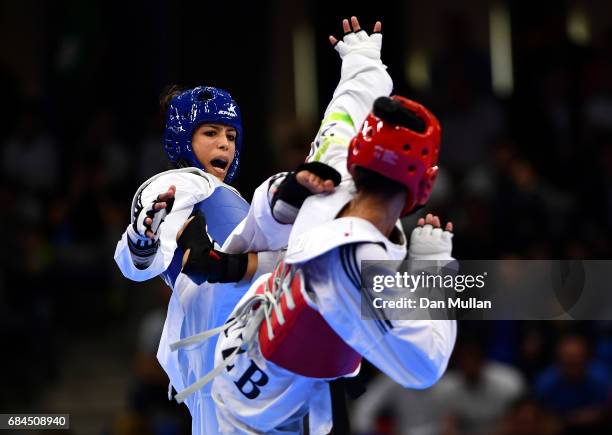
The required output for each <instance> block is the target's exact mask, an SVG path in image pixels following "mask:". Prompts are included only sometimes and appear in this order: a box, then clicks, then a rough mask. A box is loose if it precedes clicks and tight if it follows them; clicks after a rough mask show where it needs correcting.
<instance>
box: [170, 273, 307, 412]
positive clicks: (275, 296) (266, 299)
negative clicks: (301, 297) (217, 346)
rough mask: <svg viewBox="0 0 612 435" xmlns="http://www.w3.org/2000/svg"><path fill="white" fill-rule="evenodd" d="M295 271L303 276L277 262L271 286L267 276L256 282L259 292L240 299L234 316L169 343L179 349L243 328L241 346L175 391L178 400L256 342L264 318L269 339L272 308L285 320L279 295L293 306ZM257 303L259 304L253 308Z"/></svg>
mask: <svg viewBox="0 0 612 435" xmlns="http://www.w3.org/2000/svg"><path fill="white" fill-rule="evenodd" d="M279 269H280V270H279ZM298 274H299V275H300V279H303V275H302V271H301V270H297V271H295V272H294V270H293V269H292V268H291V266H288V265H285V264H284V263H281V264H280V265H279V266H278V267H277V269H276V271H275V276H274V279H273V282H272V288H270V277H269V276H266V278H265V281H264V282H263V283H262V284H261V285H260V286H263V294H255V295H253V296H251V297H250V298H248V299H247V300H246V301H244V302H243V303H242V305H241V306H240V307H238V308H237V309H236V315H235V317H234V318H233V319H231V320H230V321H229V322H227V323H225V324H224V325H221V326H219V327H217V328H213V329H209V330H207V331H204V332H201V333H199V334H195V335H192V336H189V337H186V338H184V339H182V340H179V341H176V342H174V343H171V344H170V349H171V350H172V351H176V350H178V349H180V348H184V347H187V346H191V345H195V344H198V343H201V342H203V341H205V340H208V339H209V338H211V337H214V336H215V335H217V334H220V333H222V332H225V331H228V330H229V329H230V328H232V327H234V326H237V327H238V328H244V329H243V332H242V337H243V338H242V343H241V345H240V346H237V347H236V349H234V351H233V352H232V353H231V354H230V355H228V356H227V358H225V359H224V360H223V362H222V363H221V364H219V365H218V366H216V367H215V368H214V369H213V370H211V371H210V372H208V373H207V374H206V375H205V376H204V377H202V378H200V379H198V380H197V381H196V382H194V383H193V384H191V385H190V386H188V387H187V388H185V389H184V390H182V391H180V392H178V393H177V394H176V396H174V398H175V400H176V401H177V402H178V403H182V402H183V401H184V400H185V399H186V398H187V397H188V396H190V395H191V394H193V393H195V392H196V391H198V390H199V389H201V388H203V387H204V386H205V385H206V384H208V383H209V382H210V381H212V380H213V379H214V378H215V377H216V376H217V375H218V374H219V373H221V372H222V371H223V369H225V368H226V367H227V366H229V365H232V364H233V362H234V360H235V359H236V356H237V355H238V354H239V353H241V352H240V351H243V352H245V351H247V352H248V351H250V350H251V349H252V348H253V346H254V345H255V344H256V343H257V341H256V337H257V334H258V333H259V327H260V325H261V322H262V321H264V320H265V322H266V329H267V334H268V338H269V339H270V340H272V339H273V338H274V331H273V329H272V310H274V312H275V313H276V317H277V319H278V323H279V324H281V325H283V324H284V323H285V317H284V316H283V310H282V307H281V303H280V301H281V297H282V296H283V295H284V296H285V302H286V304H287V308H288V309H289V310H293V309H294V308H295V301H294V300H293V296H292V294H291V282H292V281H293V278H294V277H295V276H296V275H298ZM258 304H259V306H257V307H256V305H258Z"/></svg>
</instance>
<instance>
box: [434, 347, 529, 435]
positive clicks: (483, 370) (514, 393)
mask: <svg viewBox="0 0 612 435" xmlns="http://www.w3.org/2000/svg"><path fill="white" fill-rule="evenodd" d="M454 360H455V362H456V367H455V369H453V370H449V372H448V373H447V375H446V376H444V377H443V378H442V379H441V380H440V382H439V383H438V385H436V387H435V388H436V390H437V391H436V395H437V396H438V397H439V399H438V400H439V401H440V406H441V407H442V409H443V422H442V424H443V428H442V432H441V433H443V434H445V435H459V434H461V435H468V434H469V435H476V434H482V435H486V434H491V433H492V432H493V430H494V428H495V427H496V426H497V425H498V424H499V422H500V420H501V418H502V417H503V416H504V415H505V413H506V412H507V410H508V409H509V407H510V406H511V405H512V403H513V402H514V401H515V400H516V399H517V398H518V397H520V396H521V395H522V394H523V393H524V392H525V388H526V385H525V381H524V379H523V376H522V375H521V373H520V372H519V371H518V370H516V369H515V368H513V367H512V366H509V365H506V364H501V363H498V362H493V361H487V360H486V359H485V357H484V354H483V349H482V347H481V346H480V345H479V344H478V343H477V342H475V341H471V339H470V340H464V341H461V342H460V343H458V346H457V347H456V348H455V354H454Z"/></svg>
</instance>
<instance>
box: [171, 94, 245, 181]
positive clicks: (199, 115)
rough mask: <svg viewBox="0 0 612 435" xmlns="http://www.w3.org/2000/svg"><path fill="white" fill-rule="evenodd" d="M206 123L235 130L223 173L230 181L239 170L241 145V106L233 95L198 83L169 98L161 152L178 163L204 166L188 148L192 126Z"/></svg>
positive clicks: (194, 127) (178, 164)
mask: <svg viewBox="0 0 612 435" xmlns="http://www.w3.org/2000/svg"><path fill="white" fill-rule="evenodd" d="M205 122H210V123H216V124H223V125H228V126H230V127H234V128H235V129H236V133H237V135H236V152H235V154H234V160H233V161H232V163H231V164H230V167H229V169H228V171H227V175H226V176H225V180H224V181H225V182H226V183H230V182H231V181H232V180H233V178H234V176H235V175H236V172H237V170H238V163H239V160H240V149H241V147H242V122H241V120H240V109H239V108H238V105H237V104H236V102H235V101H234V99H233V98H232V96H231V95H230V94H229V93H227V92H225V91H224V90H222V89H217V88H213V87H208V86H198V87H197V88H193V89H188V90H186V91H183V92H181V93H180V94H179V95H177V96H175V97H174V98H172V100H171V101H170V106H169V107H168V111H167V113H166V129H165V131H164V151H165V152H166V154H167V155H168V159H169V160H170V162H172V163H173V164H175V165H177V166H193V167H196V168H199V169H204V166H203V165H202V163H200V161H199V160H198V159H197V157H196V156H195V154H194V152H193V149H192V147H191V138H192V135H193V132H194V131H195V129H196V128H197V127H198V126H199V125H200V124H203V123H205Z"/></svg>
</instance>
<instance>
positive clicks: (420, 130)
mask: <svg viewBox="0 0 612 435" xmlns="http://www.w3.org/2000/svg"><path fill="white" fill-rule="evenodd" d="M440 137H441V128H440V123H439V122H438V120H437V119H436V117H435V116H434V115H433V114H432V113H431V112H430V111H429V110H427V109H426V108H425V107H424V106H422V105H421V104H419V103H416V102H414V101H411V100H408V99H407V98H404V97H400V96H398V95H394V96H392V97H391V98H387V97H381V98H379V99H377V100H376V101H375V102H374V108H373V109H372V112H370V114H368V117H367V118H366V120H365V122H364V123H363V127H362V128H361V131H360V132H359V133H358V134H357V136H355V137H354V138H353V139H352V140H351V143H350V145H349V154H348V161H347V166H348V170H349V172H350V173H351V174H353V175H354V170H355V167H356V166H360V167H362V168H365V169H369V170H371V171H374V172H378V173H379V174H381V175H383V176H385V177H387V178H390V179H392V180H394V181H397V182H398V183H400V184H402V185H403V186H406V188H407V190H408V198H407V201H406V206H405V207H404V210H403V211H402V216H405V215H407V214H408V213H410V212H411V211H413V210H414V209H415V208H416V207H419V208H420V207H421V206H423V205H425V204H426V203H427V200H428V199H429V195H430V193H431V189H432V187H433V184H434V181H435V179H436V176H437V174H438V166H437V163H438V155H439V153H440Z"/></svg>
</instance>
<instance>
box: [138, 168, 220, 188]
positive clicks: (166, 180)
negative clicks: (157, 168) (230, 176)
mask: <svg viewBox="0 0 612 435" xmlns="http://www.w3.org/2000/svg"><path fill="white" fill-rule="evenodd" d="M170 185H175V186H176V187H177V190H183V191H190V190H192V189H194V190H195V191H203V192H206V191H213V190H214V189H215V177H213V176H212V175H210V174H208V173H206V172H204V171H202V170H201V169H198V168H180V169H170V170H168V171H164V172H160V173H159V174H155V175H153V176H152V177H151V178H149V179H148V180H146V181H145V182H144V183H142V184H141V185H140V187H139V188H138V191H137V192H142V191H144V190H145V189H147V190H148V189H151V188H152V189H155V190H157V189H159V188H161V189H167V188H168V186H170Z"/></svg>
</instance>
